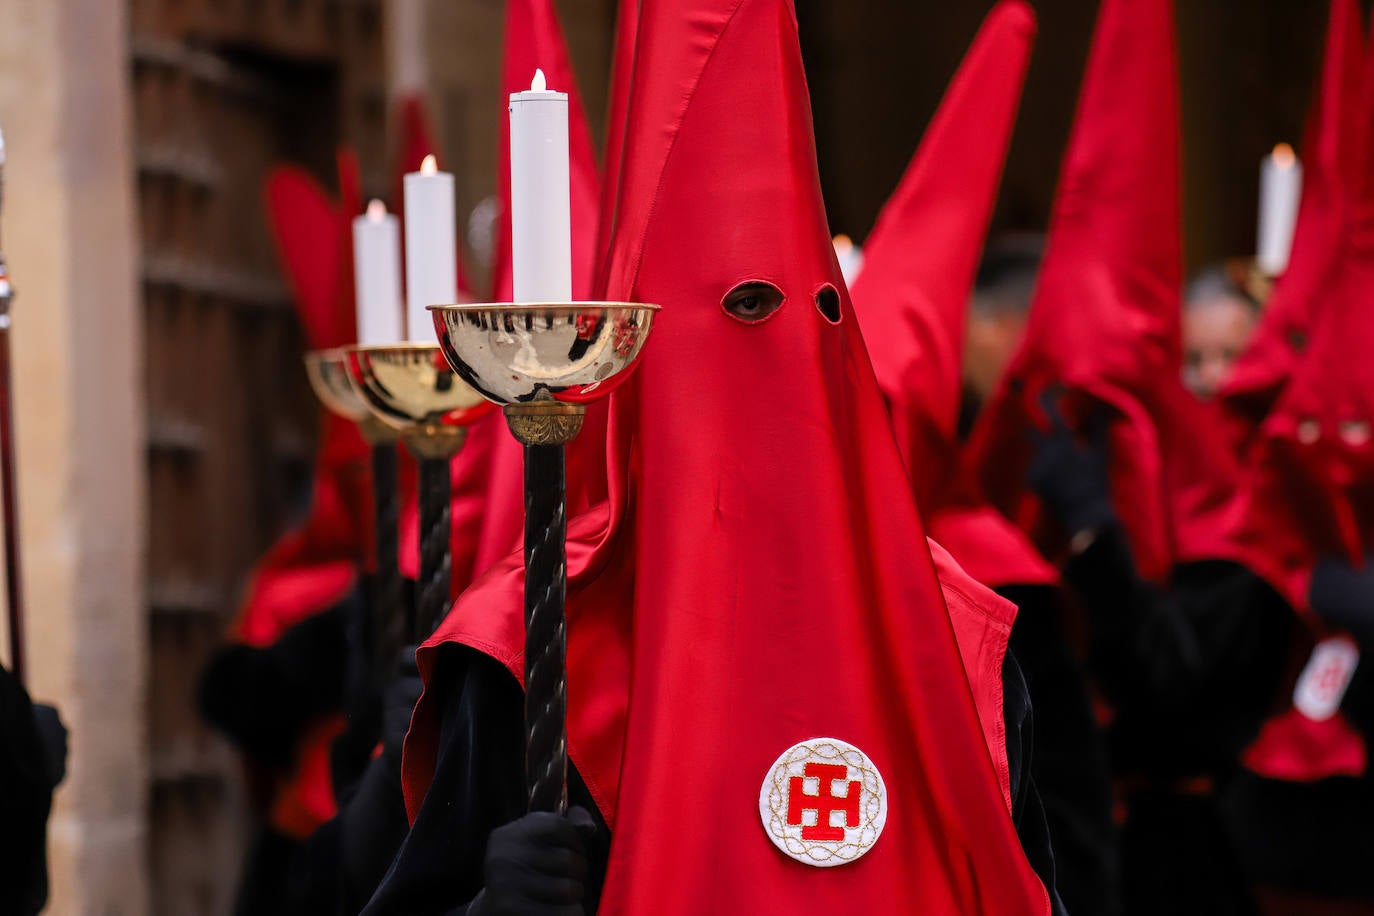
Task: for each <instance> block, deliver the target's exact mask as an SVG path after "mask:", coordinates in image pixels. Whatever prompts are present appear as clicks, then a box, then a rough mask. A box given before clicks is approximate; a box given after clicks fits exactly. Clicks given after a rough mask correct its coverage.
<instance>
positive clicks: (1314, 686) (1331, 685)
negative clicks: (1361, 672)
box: [1293, 636, 1360, 722]
mask: <svg viewBox="0 0 1374 916" xmlns="http://www.w3.org/2000/svg"><path fill="white" fill-rule="evenodd" d="M1359 664H1360V650H1359V649H1357V648H1355V643H1354V641H1352V640H1351V639H1350V638H1349V637H1348V636H1333V637H1331V638H1330V639H1323V640H1322V641H1321V642H1319V643H1317V646H1316V648H1314V649H1313V650H1312V655H1311V657H1310V658H1308V660H1307V666H1306V667H1305V668H1303V669H1302V674H1301V675H1299V676H1298V683H1297V686H1296V687H1294V688H1293V707H1294V708H1295V709H1297V711H1298V712H1300V713H1302V714H1303V715H1304V716H1306V717H1307V718H1309V719H1311V720H1312V721H1313V722H1324V721H1326V720H1327V719H1329V718H1331V717H1332V716H1334V715H1335V714H1336V712H1337V711H1338V710H1339V709H1340V708H1341V700H1343V699H1345V691H1346V690H1347V689H1348V688H1349V687H1350V680H1351V678H1353V677H1354V676H1355V669H1356V668H1357V667H1358V666H1359Z"/></svg>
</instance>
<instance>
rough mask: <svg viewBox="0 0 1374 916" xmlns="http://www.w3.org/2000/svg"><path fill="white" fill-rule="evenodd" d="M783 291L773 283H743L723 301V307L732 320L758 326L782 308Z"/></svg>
mask: <svg viewBox="0 0 1374 916" xmlns="http://www.w3.org/2000/svg"><path fill="white" fill-rule="evenodd" d="M784 298H785V297H784V296H783V294H782V290H780V289H778V288H777V287H776V286H774V285H773V284H771V283H762V282H758V281H755V282H752V283H741V284H740V285H739V286H736V287H735V288H734V289H732V290H730V292H728V293H726V294H725V298H724V299H722V300H721V307H722V308H724V309H725V312H726V314H728V315H730V316H731V317H732V318H736V319H738V320H740V321H743V322H744V323H745V324H757V323H758V322H760V321H762V320H763V319H765V318H767V317H768V316H769V315H771V314H773V313H774V312H776V311H777V310H778V309H780V308H782V303H783V299H784Z"/></svg>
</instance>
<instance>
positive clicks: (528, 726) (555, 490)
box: [525, 445, 568, 814]
mask: <svg viewBox="0 0 1374 916" xmlns="http://www.w3.org/2000/svg"><path fill="white" fill-rule="evenodd" d="M564 448H565V447H564V446H562V445H526V446H525V787H526V789H527V791H528V794H529V810H530V811H553V812H557V813H560V814H561V813H562V812H564V811H566V810H567V807H568V746H567V730H566V719H567V709H568V679H567V671H566V666H565V662H566V655H567V630H568V625H567V620H566V617H565V616H564V613H563V602H564V598H565V595H566V592H567V584H568V565H567V544H566V538H567V531H568V520H567V501H566V499H565V489H566V479H565V475H566V470H565V466H564Z"/></svg>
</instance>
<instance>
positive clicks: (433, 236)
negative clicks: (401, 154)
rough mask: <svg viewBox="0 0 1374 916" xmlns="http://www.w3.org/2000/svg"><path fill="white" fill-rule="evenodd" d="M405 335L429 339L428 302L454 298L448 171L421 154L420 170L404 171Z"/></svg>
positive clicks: (453, 229) (452, 221) (453, 222)
mask: <svg viewBox="0 0 1374 916" xmlns="http://www.w3.org/2000/svg"><path fill="white" fill-rule="evenodd" d="M405 201H406V208H405V220H406V334H407V339H408V340H410V341H411V342H412V343H434V342H435V338H434V321H433V319H431V318H430V316H429V313H428V312H427V311H425V309H426V308H428V307H429V306H431V305H452V304H453V303H455V302H457V301H458V239H457V231H458V230H457V223H456V217H455V215H454V204H453V176H452V175H451V174H449V173H448V172H441V171H439V168H438V165H437V163H436V162H435V159H434V157H433V156H426V157H425V160H424V163H423V164H422V165H421V166H420V171H418V172H411V173H410V174H408V175H406V176H405Z"/></svg>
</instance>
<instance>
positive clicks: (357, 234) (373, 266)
mask: <svg viewBox="0 0 1374 916" xmlns="http://www.w3.org/2000/svg"><path fill="white" fill-rule="evenodd" d="M353 264H354V274H355V281H356V284H355V285H356V293H357V304H358V343H359V344H362V345H363V346H372V345H374V344H389V343H397V342H398V341H401V340H403V339H404V338H405V328H404V327H403V319H404V314H405V310H404V308H403V307H402V305H401V228H400V225H399V224H398V223H397V221H396V217H395V216H392V215H391V214H390V213H388V212H386V204H384V203H382V202H381V201H380V200H374V201H372V203H370V204H368V205H367V213H366V214H364V215H362V216H358V217H355V218H354V219H353Z"/></svg>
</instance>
